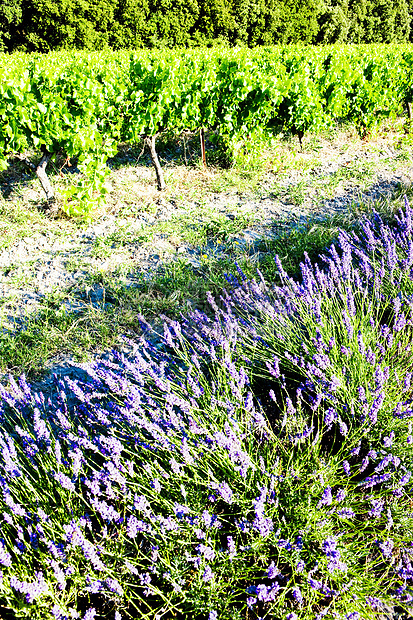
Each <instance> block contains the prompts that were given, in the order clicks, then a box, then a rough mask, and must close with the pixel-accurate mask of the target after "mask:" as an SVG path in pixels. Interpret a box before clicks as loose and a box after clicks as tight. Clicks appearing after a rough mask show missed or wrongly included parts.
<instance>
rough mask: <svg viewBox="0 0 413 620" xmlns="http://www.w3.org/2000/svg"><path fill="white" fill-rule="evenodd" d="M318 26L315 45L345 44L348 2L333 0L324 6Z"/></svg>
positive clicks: (347, 32)
mask: <svg viewBox="0 0 413 620" xmlns="http://www.w3.org/2000/svg"><path fill="white" fill-rule="evenodd" d="M318 25H319V31H318V35H317V43H322V44H324V45H329V44H331V43H346V42H347V38H348V34H349V30H350V17H349V8H348V0H333V1H332V2H328V3H327V4H325V5H324V7H323V10H322V12H321V13H320V16H319V18H318Z"/></svg>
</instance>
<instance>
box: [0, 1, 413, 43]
mask: <svg viewBox="0 0 413 620" xmlns="http://www.w3.org/2000/svg"><path fill="white" fill-rule="evenodd" d="M412 12H413V7H412V6H411V3H410V1H409V0H388V1H386V2H384V1H383V0H293V1H291V0H271V2H264V1H263V0H190V2H183V1H182V0H172V1H171V2H165V1H163V0H145V1H144V2H140V3H139V4H136V3H135V2H132V1H131V0H115V1H114V2H109V1H108V0H84V1H83V2H81V3H79V2H77V1H76V0H3V2H2V3H1V5H0V51H1V50H4V51H27V52H49V51H51V50H57V49H62V48H65V49H73V48H76V49H88V50H96V49H103V48H105V47H111V48H113V49H122V48H128V49H133V48H140V47H149V48H150V47H159V48H162V47H175V46H180V47H191V46H199V45H215V44H216V43H217V42H219V43H227V44H230V45H249V46H252V47H253V46H255V45H272V44H275V43H276V44H286V43H322V44H331V43H393V42H396V41H398V42H404V41H408V40H409V36H410V30H411V28H410V26H411V17H412Z"/></svg>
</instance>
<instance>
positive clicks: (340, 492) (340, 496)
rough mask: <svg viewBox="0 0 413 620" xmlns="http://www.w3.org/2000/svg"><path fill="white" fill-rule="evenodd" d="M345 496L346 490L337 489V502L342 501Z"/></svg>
mask: <svg viewBox="0 0 413 620" xmlns="http://www.w3.org/2000/svg"><path fill="white" fill-rule="evenodd" d="M345 497H346V492H345V490H344V489H337V493H336V500H337V501H338V502H342V501H343V500H344V499H345Z"/></svg>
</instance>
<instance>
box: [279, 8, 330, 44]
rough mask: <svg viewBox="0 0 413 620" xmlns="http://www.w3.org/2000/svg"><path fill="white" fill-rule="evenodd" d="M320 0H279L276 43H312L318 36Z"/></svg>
mask: <svg viewBox="0 0 413 620" xmlns="http://www.w3.org/2000/svg"><path fill="white" fill-rule="evenodd" d="M323 4H324V3H323V2H322V0H281V1H280V2H279V5H280V7H279V14H280V24H279V26H278V27H277V41H276V42H277V43H300V42H302V43H313V42H314V41H315V40H316V38H317V34H318V30H319V25H318V17H319V15H320V13H321V12H322V10H323Z"/></svg>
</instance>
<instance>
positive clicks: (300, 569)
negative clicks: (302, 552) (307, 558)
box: [295, 560, 305, 573]
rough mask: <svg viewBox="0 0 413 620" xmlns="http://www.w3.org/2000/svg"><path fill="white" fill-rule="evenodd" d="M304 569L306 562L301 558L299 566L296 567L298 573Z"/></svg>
mask: <svg viewBox="0 0 413 620" xmlns="http://www.w3.org/2000/svg"><path fill="white" fill-rule="evenodd" d="M304 569H305V562H304V560H299V561H298V562H297V566H296V567H295V570H296V572H297V573H302V572H303V570H304Z"/></svg>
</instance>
